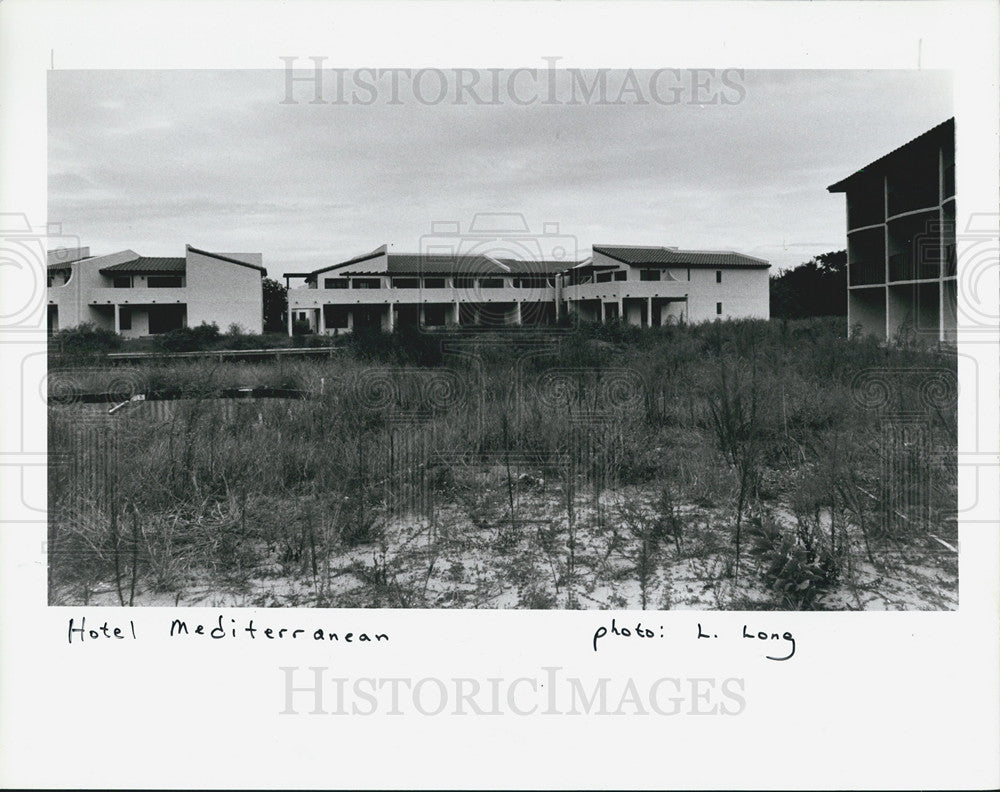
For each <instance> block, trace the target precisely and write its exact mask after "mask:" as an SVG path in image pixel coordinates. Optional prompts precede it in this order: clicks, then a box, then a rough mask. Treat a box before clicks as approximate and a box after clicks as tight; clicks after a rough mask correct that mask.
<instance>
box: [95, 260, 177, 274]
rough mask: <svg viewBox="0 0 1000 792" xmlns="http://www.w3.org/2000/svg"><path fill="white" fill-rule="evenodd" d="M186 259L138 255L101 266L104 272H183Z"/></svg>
mask: <svg viewBox="0 0 1000 792" xmlns="http://www.w3.org/2000/svg"><path fill="white" fill-rule="evenodd" d="M186 263H187V262H186V261H185V260H184V259H183V258H177V257H162V256H136V257H135V258H134V259H133V260H132V261H122V262H120V263H118V264H112V265H110V266H108V267H101V270H100V271H101V272H102V273H112V274H113V273H125V274H132V273H140V272H141V273H147V272H171V273H183V272H184V270H185V268H186Z"/></svg>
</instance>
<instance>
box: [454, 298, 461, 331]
mask: <svg viewBox="0 0 1000 792" xmlns="http://www.w3.org/2000/svg"><path fill="white" fill-rule="evenodd" d="M455 324H456V325H457V324H461V314H460V313H459V309H458V300H455Z"/></svg>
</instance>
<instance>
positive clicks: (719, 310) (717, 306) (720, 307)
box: [715, 303, 722, 316]
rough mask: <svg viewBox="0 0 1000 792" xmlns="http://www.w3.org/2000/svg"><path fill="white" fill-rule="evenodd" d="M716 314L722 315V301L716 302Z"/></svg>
mask: <svg viewBox="0 0 1000 792" xmlns="http://www.w3.org/2000/svg"><path fill="white" fill-rule="evenodd" d="M715 315H716V316H722V303H716V304H715Z"/></svg>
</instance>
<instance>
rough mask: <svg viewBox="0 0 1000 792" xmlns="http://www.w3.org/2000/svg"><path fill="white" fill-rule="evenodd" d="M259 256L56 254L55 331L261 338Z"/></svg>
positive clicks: (193, 251)
mask: <svg viewBox="0 0 1000 792" xmlns="http://www.w3.org/2000/svg"><path fill="white" fill-rule="evenodd" d="M265 275H267V270H265V269H264V267H263V262H262V256H261V254H260V253H212V252H209V251H206V250H199V249H198V248H194V247H191V246H190V245H187V246H186V249H185V254H184V256H183V257H150V256H140V255H139V254H138V253H136V252H135V251H134V250H122V251H119V252H117V253H110V254H108V255H103V256H91V255H90V250H89V248H79V249H76V250H59V251H50V252H49V263H48V328H49V332H55V331H57V330H62V329H65V328H69V327H75V326H77V325H79V324H82V323H85V322H90V323H93V324H95V325H97V326H98V327H103V328H107V329H109V330H114V331H115V332H117V333H120V334H121V335H123V336H125V337H129V338H134V337H139V336H144V335H154V334H157V333H164V332H167V331H169V330H174V329H177V328H180V327H195V326H197V325H199V324H201V323H202V322H207V323H213V322H214V323H215V324H217V325H218V326H219V329H220V330H222V331H225V330H227V329H228V328H229V327H230V326H231V325H234V324H235V325H239V326H240V328H242V330H243V331H244V332H247V333H260V332H261V331H262V329H263V322H264V319H263V317H264V303H263V290H262V286H261V280H262V278H263V277H264V276H265Z"/></svg>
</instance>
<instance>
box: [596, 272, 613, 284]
mask: <svg viewBox="0 0 1000 792" xmlns="http://www.w3.org/2000/svg"><path fill="white" fill-rule="evenodd" d="M612 275H614V273H612V272H598V273H597V282H598V283H608V282H609V281H610V280H611V277H612Z"/></svg>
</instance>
